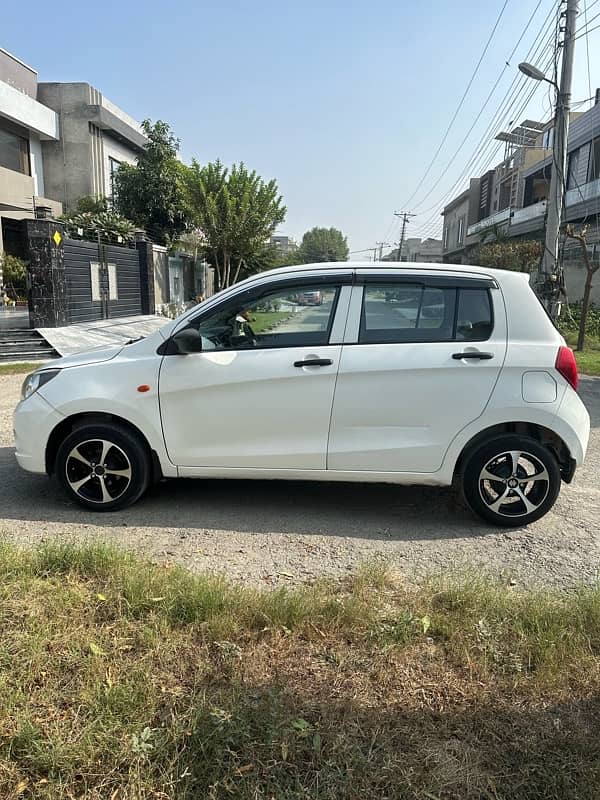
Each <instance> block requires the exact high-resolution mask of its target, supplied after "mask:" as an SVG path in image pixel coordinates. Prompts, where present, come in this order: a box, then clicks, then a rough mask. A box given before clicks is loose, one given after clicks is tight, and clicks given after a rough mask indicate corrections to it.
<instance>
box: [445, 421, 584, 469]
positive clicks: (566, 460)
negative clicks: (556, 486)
mask: <svg viewBox="0 0 600 800" xmlns="http://www.w3.org/2000/svg"><path fill="white" fill-rule="evenodd" d="M504 434H517V435H519V434H520V435H522V436H523V435H524V436H530V437H531V438H532V439H535V440H537V441H538V442H539V443H540V444H541V445H543V446H544V447H546V448H547V449H548V450H550V451H551V452H552V453H553V455H554V456H555V458H556V460H557V461H558V465H559V468H560V474H561V476H562V479H563V480H564V481H565V482H566V483H570V482H571V480H572V479H573V475H574V473H575V460H574V459H573V458H572V456H571V452H570V450H569V447H568V446H567V444H566V443H565V441H564V440H563V439H562V438H561V437H560V436H559V435H558V434H557V433H556V432H555V431H552V430H550V429H549V428H546V427H544V426H543V425H538V424H536V423H534V422H501V423H498V424H496V425H492V426H490V427H489V428H485V429H484V430H482V431H479V433H477V434H475V435H474V436H473V437H472V438H471V439H470V440H469V441H468V442H467V443H466V444H465V446H464V447H463V449H462V450H461V452H460V454H459V456H458V459H457V461H456V464H455V465H454V480H456V479H457V478H459V477H460V476H461V475H462V474H463V471H464V466H465V464H466V463H467V461H468V460H469V458H470V457H471V455H472V454H473V453H475V452H476V451H477V450H478V449H479V448H480V447H481V446H482V445H484V444H487V443H488V442H490V441H492V440H493V439H496V438H498V437H499V436H502V435H504Z"/></svg>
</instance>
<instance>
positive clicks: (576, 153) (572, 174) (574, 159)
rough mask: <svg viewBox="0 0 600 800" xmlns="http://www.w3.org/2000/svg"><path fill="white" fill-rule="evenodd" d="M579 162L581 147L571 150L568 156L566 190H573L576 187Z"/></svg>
mask: <svg viewBox="0 0 600 800" xmlns="http://www.w3.org/2000/svg"><path fill="white" fill-rule="evenodd" d="M580 160H581V147H578V148H577V150H573V152H572V153H570V155H569V169H568V172H567V189H574V188H575V187H576V186H577V185H578V177H577V176H578V173H579V162H580Z"/></svg>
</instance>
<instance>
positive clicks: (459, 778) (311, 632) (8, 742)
mask: <svg viewBox="0 0 600 800" xmlns="http://www.w3.org/2000/svg"><path fill="white" fill-rule="evenodd" d="M599 667H600V589H599V588H593V589H581V590H580V591H578V592H574V593H572V594H551V593H529V594H526V593H516V592H515V591H514V590H512V589H510V588H507V587H506V586H505V585H502V584H500V583H498V582H493V581H490V580H487V579H484V578H482V577H480V576H477V575H464V576H459V577H457V578H456V579H454V580H448V579H446V580H443V581H441V580H432V581H431V582H430V583H428V584H427V585H425V586H423V587H421V588H409V587H406V586H405V585H403V583H402V582H400V581H398V580H395V579H394V578H393V576H391V575H390V574H389V572H388V571H387V570H386V568H385V565H383V564H382V563H379V562H375V563H372V564H369V565H367V566H366V567H365V568H363V569H362V570H360V571H359V573H358V574H357V575H355V576H354V577H352V578H349V579H348V580H346V581H345V582H342V583H338V584H333V583H321V584H318V585H316V586H307V587H304V588H300V589H297V590H284V589H279V590H275V591H256V590H253V589H250V588H243V587H239V586H233V585H231V584H230V583H228V582H227V581H225V580H224V579H223V578H222V577H219V576H217V575H201V576H194V575H192V574H190V573H188V572H186V571H185V570H183V569H181V568H179V567H170V566H156V565H153V564H150V563H148V562H145V561H141V560H139V559H138V558H136V557H134V556H133V555H129V554H125V553H123V552H120V551H118V550H115V549H112V548H109V547H106V546H100V545H89V546H82V547H71V546H65V545H57V544H49V545H46V546H43V547H41V548H39V549H36V550H21V549H16V548H15V547H14V546H9V545H2V546H0V698H1V702H0V797H2V798H17V797H23V798H36V800H59V798H60V799H61V800H62V798H90V799H92V800H94V799H97V800H101V799H102V800H104V798H107V799H108V798H110V799H111V800H126V799H127V800H129V799H130V798H131V800H134V799H135V800H138V799H139V800H141V798H166V799H167V800H169V799H172V800H174V799H175V798H178V799H181V800H196V799H197V798H207V799H208V800H220V798H240V799H241V800H250V798H252V800H255V799H256V798H259V799H260V800H269V798H276V800H280V798H282V799H285V798H289V799H290V800H291V798H294V799H296V798H297V799H298V800H300V798H302V800H338V799H339V798H344V799H345V798H347V800H351V799H354V798H361V800H362V798H381V799H382V800H383V798H406V799H407V800H408V798H422V800H426V798H428V799H429V800H431V798H434V799H437V800H442V798H444V800H449V799H453V798H456V800H459V799H460V800H462V799H463V798H467V799H468V798H472V799H473V800H476V798H477V799H479V798H494V799H496V798H497V799H498V800H499V799H500V798H502V800H508V799H509V798H515V800H516V799H517V798H518V799H519V800H529V799H533V798H540V800H541V798H544V799H546V798H556V799H557V800H558V798H561V800H562V798H567V797H571V798H589V799H590V800H592V798H596V797H598V796H599V795H600V742H599V740H598V736H597V730H598V722H599V719H600V701H599V700H598V696H599V690H600V669H599Z"/></svg>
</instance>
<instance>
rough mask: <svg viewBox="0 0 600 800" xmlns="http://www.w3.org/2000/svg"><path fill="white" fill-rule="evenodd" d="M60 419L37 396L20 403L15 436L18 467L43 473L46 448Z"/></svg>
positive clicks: (33, 395) (15, 424) (15, 417)
mask: <svg viewBox="0 0 600 800" xmlns="http://www.w3.org/2000/svg"><path fill="white" fill-rule="evenodd" d="M62 419H63V416H62V414H59V412H58V411H56V410H55V409H54V408H53V407H52V406H51V405H50V404H49V403H48V402H47V401H46V400H44V398H43V397H42V396H41V394H40V393H39V392H36V393H35V394H32V395H31V397H28V398H27V400H22V401H21V402H20V403H19V405H18V406H17V408H16V410H15V415H14V422H13V424H14V432H15V447H16V451H17V452H16V457H17V461H18V463H19V466H20V467H22V468H23V469H25V470H27V471H28V472H41V473H45V472H46V445H47V443H48V438H49V436H50V433H51V432H52V431H53V429H54V428H55V427H56V425H57V424H58V423H59V422H60V421H61V420H62Z"/></svg>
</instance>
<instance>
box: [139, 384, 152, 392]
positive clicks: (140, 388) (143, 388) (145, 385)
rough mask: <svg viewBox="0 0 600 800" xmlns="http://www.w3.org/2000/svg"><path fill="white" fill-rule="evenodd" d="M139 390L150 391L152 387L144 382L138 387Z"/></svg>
mask: <svg viewBox="0 0 600 800" xmlns="http://www.w3.org/2000/svg"><path fill="white" fill-rule="evenodd" d="M137 390H138V392H149V391H150V387H149V386H148V384H147V383H142V385H141V386H138V387H137Z"/></svg>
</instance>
